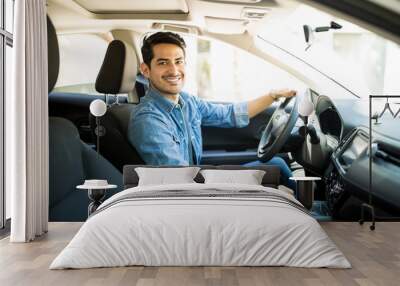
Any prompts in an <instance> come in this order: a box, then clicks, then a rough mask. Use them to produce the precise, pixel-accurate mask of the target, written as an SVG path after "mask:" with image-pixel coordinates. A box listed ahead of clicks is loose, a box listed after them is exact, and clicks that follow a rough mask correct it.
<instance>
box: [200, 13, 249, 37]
mask: <svg viewBox="0 0 400 286" xmlns="http://www.w3.org/2000/svg"><path fill="white" fill-rule="evenodd" d="M205 23H206V30H207V31H208V32H210V33H215V34H243V33H244V32H245V31H246V25H247V24H248V21H247V20H242V19H229V18H217V17H205Z"/></svg>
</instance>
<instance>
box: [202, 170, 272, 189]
mask: <svg viewBox="0 0 400 286" xmlns="http://www.w3.org/2000/svg"><path fill="white" fill-rule="evenodd" d="M200 174H201V175H202V176H203V177H204V183H205V184H210V183H234V184H246V185H261V182H262V179H263V177H264V175H265V171H262V170H202V171H200Z"/></svg>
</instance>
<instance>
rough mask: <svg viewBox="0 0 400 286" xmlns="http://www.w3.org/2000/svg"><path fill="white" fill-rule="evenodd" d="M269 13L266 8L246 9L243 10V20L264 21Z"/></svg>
mask: <svg viewBox="0 0 400 286" xmlns="http://www.w3.org/2000/svg"><path fill="white" fill-rule="evenodd" d="M268 12H269V9H266V8H250V7H245V8H243V10H242V18H246V19H253V20H254V19H256V20H257V19H262V18H264V17H265V15H267V14H268Z"/></svg>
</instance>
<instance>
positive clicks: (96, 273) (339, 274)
mask: <svg viewBox="0 0 400 286" xmlns="http://www.w3.org/2000/svg"><path fill="white" fill-rule="evenodd" d="M321 225H322V226H323V228H324V229H325V230H326V232H327V233H328V234H329V236H330V237H331V238H332V240H333V241H334V242H335V243H336V244H337V246H338V247H339V248H340V249H341V250H342V251H343V253H344V254H345V255H346V257H347V258H348V259H349V261H350V262H351V264H352V266H353V268H352V269H348V270H343V269H305V268H290V267H122V268H101V269H86V270H48V267H49V265H50V263H51V261H52V260H53V259H54V258H55V256H56V255H57V254H58V253H59V252H60V251H61V250H62V249H63V247H64V246H65V245H66V244H67V242H68V241H69V240H70V239H71V238H72V236H73V235H74V234H75V233H76V231H77V230H78V229H79V227H80V226H81V224H79V223H51V224H50V227H49V233H48V234H47V235H45V236H43V237H42V238H40V239H38V240H35V241H34V242H32V243H27V244H23V243H22V244H16V243H13V244H11V243H9V240H8V238H5V239H3V240H1V241H0V285H1V286H6V285H7V286H8V285H13V286H17V285H57V286H61V285H68V286H74V285H137V286H139V285H140V286H150V285H151V286H153V285H167V286H178V285H227V286H228V285H229V286H231V285H232V286H234V285H246V286H247V285H249V286H250V285H255V286H261V285H346V286H347V285H385V286H388V285H400V274H399V273H400V223H397V222H381V223H377V228H376V230H375V231H370V230H369V228H368V226H369V224H366V225H364V226H360V225H358V224H357V223H347V222H344V223H343V222H323V223H321Z"/></svg>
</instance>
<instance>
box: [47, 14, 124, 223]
mask: <svg viewBox="0 0 400 286" xmlns="http://www.w3.org/2000/svg"><path fill="white" fill-rule="evenodd" d="M47 34H48V71H49V72H48V73H49V77H48V80H49V85H48V87H49V92H50V91H51V90H52V89H53V88H54V86H55V83H56V81H57V77H58V71H59V50H58V42H57V35H56V31H55V28H54V26H53V24H52V23H51V21H50V19H49V17H47ZM88 111H89V110H88ZM86 179H107V180H108V182H109V183H110V184H116V185H118V188H117V189H114V190H112V191H110V192H107V196H106V197H109V196H111V195H112V194H114V193H116V192H118V191H120V190H122V174H121V173H120V172H119V171H118V170H117V169H116V168H115V167H114V166H113V165H112V164H111V163H109V162H108V161H107V160H106V159H104V158H103V157H102V156H100V155H98V154H97V153H96V151H94V150H93V149H92V148H90V147H89V146H88V145H87V144H85V143H84V142H83V141H81V139H80V138H79V132H78V130H77V128H76V127H75V125H74V124H73V123H72V122H71V121H69V120H67V119H65V118H61V117H50V118H49V221H84V220H85V219H86V218H87V208H88V204H89V199H88V195H87V192H86V191H82V190H79V191H78V190H76V186H77V185H81V184H83V182H84V180H86Z"/></svg>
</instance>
